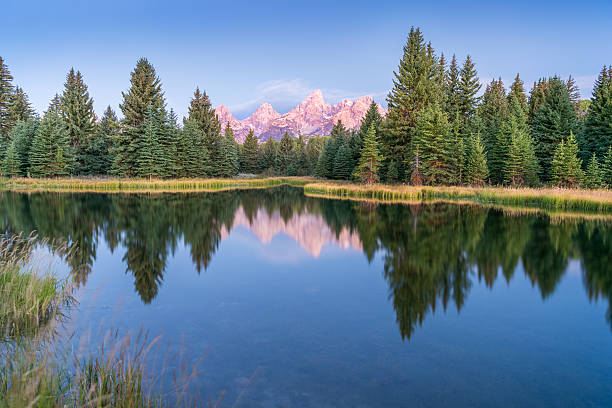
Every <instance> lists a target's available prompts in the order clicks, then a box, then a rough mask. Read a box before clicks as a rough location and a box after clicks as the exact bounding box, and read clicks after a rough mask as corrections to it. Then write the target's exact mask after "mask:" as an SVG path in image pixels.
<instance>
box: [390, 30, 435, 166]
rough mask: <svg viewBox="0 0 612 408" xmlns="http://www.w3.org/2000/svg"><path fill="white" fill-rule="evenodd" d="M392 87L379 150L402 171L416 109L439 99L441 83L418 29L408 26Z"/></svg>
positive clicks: (408, 154)
mask: <svg viewBox="0 0 612 408" xmlns="http://www.w3.org/2000/svg"><path fill="white" fill-rule="evenodd" d="M393 74H394V79H393V88H392V89H391V91H390V92H389V95H388V96H387V103H388V107H389V111H388V114H387V127H386V129H385V132H384V134H383V154H384V156H385V157H386V158H387V160H388V163H387V165H388V164H389V162H392V161H395V162H396V163H397V164H398V165H399V166H400V169H399V170H400V171H399V172H400V174H404V172H405V167H404V164H405V163H406V162H407V161H409V160H410V158H411V154H410V151H409V148H410V146H411V140H412V137H413V135H414V130H415V124H416V119H417V116H418V114H419V112H420V111H421V110H423V109H425V108H426V107H427V106H428V105H429V104H431V103H439V102H440V101H441V100H442V89H443V84H441V83H439V82H438V81H439V79H440V76H439V67H438V63H437V61H436V56H435V55H434V53H433V49H432V48H431V46H430V45H428V44H426V43H425V39H424V38H423V35H422V34H421V30H420V29H418V28H414V27H412V28H411V29H410V34H409V35H408V40H407V42H406V45H405V46H404V49H403V56H402V59H401V60H400V63H399V66H398V69H397V71H395V72H394V73H393Z"/></svg>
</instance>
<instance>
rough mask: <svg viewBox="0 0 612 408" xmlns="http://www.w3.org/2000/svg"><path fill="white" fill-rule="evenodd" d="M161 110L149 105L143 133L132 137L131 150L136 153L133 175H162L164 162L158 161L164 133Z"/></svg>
mask: <svg viewBox="0 0 612 408" xmlns="http://www.w3.org/2000/svg"><path fill="white" fill-rule="evenodd" d="M163 121H164V120H163V112H162V111H161V109H160V108H156V107H155V106H153V105H149V109H148V111H147V115H146V117H145V122H144V124H143V128H144V133H143V135H142V137H141V138H138V139H134V140H133V143H134V144H136V143H138V145H136V146H133V151H134V152H135V153H136V157H135V164H136V168H135V170H134V175H136V176H137V177H145V178H153V177H162V176H163V175H164V170H165V169H164V165H165V163H163V162H161V161H160V158H161V157H163V155H164V153H163V147H162V138H164V137H165V134H164V129H163V126H164V123H163Z"/></svg>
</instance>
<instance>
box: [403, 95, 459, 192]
mask: <svg viewBox="0 0 612 408" xmlns="http://www.w3.org/2000/svg"><path fill="white" fill-rule="evenodd" d="M413 143H414V147H413V151H415V152H416V151H417V150H418V152H419V157H418V158H417V157H416V155H415V157H414V158H413V160H412V161H411V164H414V163H415V160H417V159H418V160H420V162H421V170H420V173H421V175H422V178H423V182H424V183H425V184H430V185H436V184H453V183H455V182H456V168H454V167H453V164H454V160H453V149H454V148H455V145H454V143H453V138H452V137H451V128H450V125H449V123H448V118H447V116H446V113H445V112H444V111H443V110H442V109H441V107H440V106H439V105H438V104H433V105H430V106H429V107H427V108H426V109H425V110H423V111H422V112H421V113H420V114H419V117H418V118H417V123H416V131H415V137H414V141H413ZM409 178H410V175H409Z"/></svg>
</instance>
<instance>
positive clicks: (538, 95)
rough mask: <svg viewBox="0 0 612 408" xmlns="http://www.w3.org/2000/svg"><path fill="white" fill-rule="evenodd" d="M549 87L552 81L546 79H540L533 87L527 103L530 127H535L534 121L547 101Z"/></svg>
mask: <svg viewBox="0 0 612 408" xmlns="http://www.w3.org/2000/svg"><path fill="white" fill-rule="evenodd" d="M549 85H550V81H549V80H548V79H546V78H540V79H539V80H538V81H537V82H534V83H533V87H532V88H531V91H530V92H529V101H528V103H527V109H528V116H529V124H530V126H531V125H533V119H534V118H535V115H536V113H537V112H538V110H539V109H540V105H542V104H543V103H544V101H545V100H546V95H547V94H548V89H549Z"/></svg>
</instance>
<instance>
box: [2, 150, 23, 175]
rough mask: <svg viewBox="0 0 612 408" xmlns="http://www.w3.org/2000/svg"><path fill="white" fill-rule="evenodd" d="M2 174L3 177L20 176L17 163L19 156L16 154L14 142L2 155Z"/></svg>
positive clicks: (18, 163) (19, 167) (19, 165)
mask: <svg viewBox="0 0 612 408" xmlns="http://www.w3.org/2000/svg"><path fill="white" fill-rule="evenodd" d="M2 174H3V175H4V177H19V176H21V162H20V161H19V154H18V153H17V146H16V143H15V141H13V142H11V144H10V145H9V148H8V150H7V151H6V154H5V155H4V160H3V161H2Z"/></svg>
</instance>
